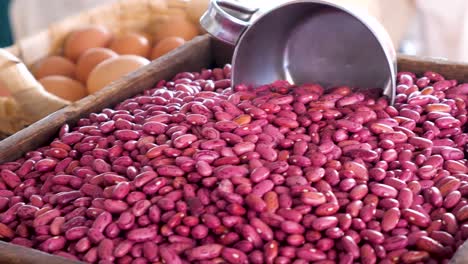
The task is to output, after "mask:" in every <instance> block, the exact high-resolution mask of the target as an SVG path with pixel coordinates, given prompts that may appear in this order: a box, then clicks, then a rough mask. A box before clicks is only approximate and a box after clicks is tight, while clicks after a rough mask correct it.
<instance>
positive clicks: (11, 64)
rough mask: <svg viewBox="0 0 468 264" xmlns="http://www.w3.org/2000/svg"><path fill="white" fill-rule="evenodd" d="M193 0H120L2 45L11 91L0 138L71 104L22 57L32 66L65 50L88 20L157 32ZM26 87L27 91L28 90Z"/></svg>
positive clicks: (3, 71) (0, 110)
mask: <svg viewBox="0 0 468 264" xmlns="http://www.w3.org/2000/svg"><path fill="white" fill-rule="evenodd" d="M189 1H190V0H121V1H119V2H117V3H115V4H111V5H105V6H101V7H97V8H94V9H91V10H89V11H86V12H83V13H81V14H78V15H76V16H73V17H70V18H67V19H65V20H63V21H60V22H57V23H55V24H52V25H50V26H49V27H48V28H47V29H46V30H44V31H42V32H39V33H38V34H36V35H34V36H31V37H28V38H25V39H23V40H20V41H18V42H17V43H15V44H14V45H13V46H10V47H8V48H5V49H4V50H1V49H0V82H4V83H6V85H5V86H7V87H6V88H8V89H9V90H10V91H11V92H12V97H0V140H1V139H2V138H5V137H7V136H9V135H11V134H13V133H15V132H17V131H19V130H21V129H23V128H24V127H26V126H27V125H29V124H32V123H33V122H35V121H37V120H39V119H41V118H43V117H44V116H47V115H48V114H50V113H52V112H54V111H56V110H58V109H60V108H62V107H64V106H66V105H69V104H70V102H68V101H65V100H62V99H60V98H58V97H56V96H54V95H51V94H50V93H48V92H47V91H45V90H44V89H43V88H42V86H41V85H40V84H39V83H38V82H37V81H36V80H35V79H34V77H33V76H32V74H31V73H30V72H29V71H28V69H27V68H26V67H24V65H23V64H22V63H21V62H23V63H24V64H25V65H27V66H30V65H32V64H33V63H35V62H37V61H38V60H39V59H41V58H44V57H46V56H49V55H52V54H61V52H62V47H63V44H64V41H65V39H66V37H67V35H68V34H69V33H70V32H71V31H72V30H74V29H76V28H78V27H81V26H85V25H90V24H99V25H104V26H107V27H108V28H109V29H110V30H112V31H113V33H116V34H118V33H122V32H128V31H139V32H146V33H149V34H154V32H155V29H156V28H157V26H158V24H161V23H162V22H163V21H164V20H165V19H167V18H168V17H169V16H173V15H185V13H186V6H187V3H188V2H189ZM11 55H14V56H15V57H16V58H18V59H19V60H17V59H16V58H15V57H12V56H11ZM26 89H28V90H29V92H28V93H27V94H28V96H25V93H24V90H26ZM31 90H34V93H31ZM31 94H33V95H34V96H31Z"/></svg>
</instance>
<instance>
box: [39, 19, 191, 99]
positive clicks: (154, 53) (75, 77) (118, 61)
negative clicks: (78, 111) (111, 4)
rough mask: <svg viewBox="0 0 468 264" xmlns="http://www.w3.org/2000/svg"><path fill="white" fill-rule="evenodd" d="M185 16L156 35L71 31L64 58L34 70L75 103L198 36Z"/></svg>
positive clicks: (90, 28)
mask: <svg viewBox="0 0 468 264" xmlns="http://www.w3.org/2000/svg"><path fill="white" fill-rule="evenodd" d="M199 33H200V32H199V30H198V27H197V26H196V24H195V23H194V22H192V21H190V20H189V19H188V18H186V17H184V16H174V17H170V18H168V19H167V20H166V21H165V22H164V23H162V24H161V25H158V27H157V28H156V29H155V33H154V34H153V35H150V34H147V33H143V32H125V33H121V34H113V33H112V32H111V31H110V30H109V29H108V28H106V27H104V26H102V25H91V26H86V27H83V28H79V29H76V30H74V31H72V32H71V33H70V34H69V35H68V36H67V38H66V40H65V43H64V46H63V53H62V55H53V56H49V57H46V58H44V59H42V60H40V61H38V62H37V63H36V64H34V65H33V66H32V69H31V70H32V73H33V74H34V76H35V77H36V79H37V80H39V82H40V83H41V84H42V85H43V86H44V88H45V89H46V90H47V91H48V92H50V93H52V94H55V95H57V96H59V97H61V98H63V99H65V100H69V101H76V100H79V99H81V98H83V97H85V96H86V95H88V94H91V93H94V92H96V91H98V90H100V89H102V88H103V87H104V86H106V85H108V84H109V83H111V82H112V81H114V80H117V79H119V78H120V77H122V76H124V75H126V74H128V73H130V72H133V71H135V70H136V69H138V68H140V67H142V66H144V65H146V64H148V63H149V62H150V60H154V59H157V58H159V57H160V56H162V55H164V54H166V53H167V52H169V51H171V50H173V49H175V48H177V47H179V46H181V45H183V44H184V43H185V42H186V41H189V40H191V39H192V38H194V37H195V36H197V35H198V34H199Z"/></svg>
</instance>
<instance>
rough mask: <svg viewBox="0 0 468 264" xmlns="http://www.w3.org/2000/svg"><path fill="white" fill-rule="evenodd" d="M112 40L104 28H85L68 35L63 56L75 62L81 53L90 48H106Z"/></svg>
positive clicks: (109, 33)
mask: <svg viewBox="0 0 468 264" xmlns="http://www.w3.org/2000/svg"><path fill="white" fill-rule="evenodd" d="M111 38H112V34H111V32H110V31H109V30H108V29H107V28H106V27H104V26H87V27H83V28H80V29H77V30H75V31H73V32H72V33H70V35H69V36H68V37H67V39H66V41H65V46H64V52H65V56H66V57H67V58H69V59H71V60H73V61H76V60H77V59H78V58H79V57H80V55H81V54H83V52H85V51H86V50H88V49H90V48H98V47H106V46H107V45H109V42H110V40H111Z"/></svg>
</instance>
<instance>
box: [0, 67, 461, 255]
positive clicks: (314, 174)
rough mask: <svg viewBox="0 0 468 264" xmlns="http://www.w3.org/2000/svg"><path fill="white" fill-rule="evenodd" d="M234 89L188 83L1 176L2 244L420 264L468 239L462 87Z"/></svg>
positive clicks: (441, 83) (95, 118) (195, 78)
mask: <svg viewBox="0 0 468 264" xmlns="http://www.w3.org/2000/svg"><path fill="white" fill-rule="evenodd" d="M228 76H230V67H225V68H223V69H214V70H204V71H202V72H201V73H182V74H178V75H177V76H176V78H175V79H174V80H173V81H169V82H166V81H161V82H158V84H157V85H156V88H154V89H151V90H147V91H145V92H144V93H143V94H144V95H143V96H141V95H140V96H137V97H135V98H131V99H129V100H127V101H125V102H124V103H122V104H120V105H117V106H116V109H115V110H111V109H105V110H103V113H102V114H91V115H90V116H89V118H83V119H81V120H79V121H78V127H77V128H76V129H75V130H73V129H72V128H70V127H68V126H64V127H62V129H61V130H60V133H59V138H60V140H53V142H52V143H51V144H50V146H49V147H46V148H40V149H38V150H37V151H31V152H29V153H28V154H27V155H26V158H25V159H20V160H18V162H13V163H7V164H4V165H0V166H1V170H0V174H1V175H0V176H1V177H0V179H1V180H0V189H3V190H0V196H2V199H0V208H1V209H0V210H2V211H4V212H3V213H2V214H1V215H0V220H1V222H2V223H5V224H6V225H5V224H3V226H2V225H0V235H1V236H2V237H5V238H8V239H9V240H12V241H14V242H17V243H19V244H21V243H23V244H25V245H29V246H33V245H34V246H35V247H36V248H37V247H38V248H39V249H43V250H51V249H50V247H49V245H50V244H52V246H54V245H55V244H54V243H56V242H47V241H55V240H50V239H52V238H53V237H51V235H62V234H63V235H64V237H63V239H64V241H65V242H64V245H63V246H61V248H58V249H57V250H54V252H53V253H55V254H59V255H60V254H62V255H63V254H67V253H66V252H65V245H66V246H67V247H68V241H71V244H70V248H71V250H70V255H64V256H68V257H72V256H73V257H74V255H76V256H77V258H78V259H80V260H84V261H88V262H98V261H100V263H108V262H112V261H114V260H115V261H117V262H118V263H129V262H132V261H133V262H134V263H145V262H146V261H155V260H156V259H157V257H158V256H159V257H160V258H161V261H163V262H169V261H170V262H171V263H185V262H186V261H187V260H200V262H201V263H218V262H222V261H227V262H230V263H243V262H247V261H249V262H252V263H291V262H293V260H294V262H293V263H307V262H317V263H329V262H340V263H353V262H360V263H387V262H390V261H401V262H403V263H414V262H422V261H430V259H431V258H433V257H437V256H438V255H446V256H451V255H452V254H453V250H454V249H456V248H457V247H458V246H459V245H461V242H462V240H463V239H464V238H466V237H468V235H465V233H466V234H468V232H464V230H465V229H466V228H464V226H465V224H464V221H465V220H467V219H468V216H467V215H468V209H467V208H468V207H467V206H468V205H467V204H468V202H467V200H466V199H465V198H464V195H465V194H468V184H466V183H465V182H466V181H467V180H468V179H467V178H468V177H466V175H464V174H465V173H466V172H467V170H466V166H465V165H466V160H464V158H465V155H464V150H465V149H463V148H464V145H465V143H466V139H467V137H466V135H465V134H464V131H463V129H462V126H463V125H464V123H465V121H466V120H465V119H466V118H465V117H464V116H465V115H466V113H465V112H466V104H465V102H464V100H466V98H464V97H460V96H459V95H458V94H464V88H463V87H464V86H462V87H460V86H457V87H454V85H456V83H454V82H452V81H450V80H447V81H445V80H443V77H442V76H440V75H439V74H436V73H426V76H425V77H422V78H419V79H417V78H416V76H415V75H413V74H411V73H403V74H402V73H400V74H399V75H398V81H399V85H398V88H397V90H398V91H397V92H398V93H399V94H398V95H397V99H396V101H397V103H396V104H395V106H394V107H390V106H388V103H387V101H386V100H385V99H383V98H381V99H377V100H374V99H370V98H366V96H365V95H364V94H361V93H353V92H352V91H351V89H350V88H349V87H345V86H343V87H339V88H336V89H334V90H333V91H332V92H331V93H328V94H324V89H323V88H322V87H320V86H319V85H302V86H298V87H293V86H291V85H289V84H288V83H287V82H285V81H277V82H275V83H273V84H271V85H265V86H261V87H258V88H256V90H255V91H254V90H253V89H252V90H251V87H248V86H245V85H240V86H237V87H234V88H227V87H229V85H230V81H229V80H226V79H224V78H225V77H228ZM203 78H214V79H213V80H206V79H203ZM431 82H435V83H431ZM415 83H416V85H415ZM429 85H432V86H429ZM224 88H226V89H224ZM293 88H294V89H293ZM221 89H224V90H223V91H222V90H221ZM465 90H466V89H465ZM455 97H458V98H456V99H455ZM70 130H72V132H70ZM110 142H112V143H114V146H110V144H109V143H110ZM36 185H37V186H41V187H40V188H39V187H35V186H36ZM8 207H9V209H7V208H8ZM39 208H42V209H39ZM6 209H7V210H6ZM5 210H6V211H5ZM54 210H55V211H54ZM345 212H346V213H345ZM353 217H354V219H353ZM109 219H110V221H109ZM30 225H32V226H33V227H34V228H33V229H31V230H28V228H27V227H28V226H30ZM306 228H307V231H306ZM13 230H16V233H15V232H14V231H13ZM423 230H424V231H423ZM467 230H468V229H467ZM157 231H158V232H159V233H160V234H159V235H158V232H157ZM457 231H460V232H458V233H457ZM239 234H240V235H239ZM16 236H23V237H26V238H28V236H32V237H33V240H28V239H26V240H27V241H23V240H19V239H22V238H23V237H16ZM187 237H189V238H187ZM124 238H127V240H123V239H124ZM130 239H135V240H134V242H132V241H130ZM192 239H197V245H196V246H197V249H199V248H200V247H202V249H203V247H204V246H207V245H213V244H214V243H220V244H219V245H218V244H214V245H217V246H218V248H219V250H216V251H217V252H216V254H213V256H212V257H210V258H208V257H206V258H205V257H203V256H202V259H197V257H198V255H197V254H195V258H193V257H192V256H191V254H192V253H193V251H194V249H193V247H194V246H195V245H194V241H193V240H192ZM240 239H245V240H240ZM273 239H274V240H273ZM150 240H151V241H150ZM73 241H74V242H73ZM125 241H127V243H124V242H125ZM361 241H363V242H364V243H361ZM367 241H368V242H367ZM46 242H47V243H46ZM264 242H266V243H264ZM134 243H135V245H134ZM176 243H177V244H176ZM312 243H313V244H312ZM335 243H336V246H335ZM353 243H354V244H353ZM366 243H369V244H366ZM111 244H112V245H111ZM36 245H37V246H36ZM114 245H115V248H114V249H112V250H107V249H108V248H112V247H114ZM121 245H122V246H121ZM221 245H225V246H221ZM358 245H359V246H358ZM407 245H410V246H411V248H409V249H405V247H406V246H407ZM58 246H60V243H59V245H58ZM46 247H49V248H48V249H46ZM426 248H429V249H426ZM52 249H54V248H53V247H52ZM67 249H68V248H67ZM261 249H263V251H264V252H262V251H261ZM416 250H418V251H416ZM419 250H421V251H419ZM156 251H159V252H156ZM184 251H187V253H185V254H184V253H183V252H184ZM202 251H203V252H200V254H201V255H203V254H205V251H204V250H202ZM208 251H209V250H208ZM109 252H111V253H110V254H109ZM195 252H196V251H195ZM428 252H429V253H428ZM127 254H128V255H127ZM158 254H159V255H158ZM223 259H224V260H223Z"/></svg>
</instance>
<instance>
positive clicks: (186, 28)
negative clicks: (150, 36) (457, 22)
mask: <svg viewBox="0 0 468 264" xmlns="http://www.w3.org/2000/svg"><path fill="white" fill-rule="evenodd" d="M155 31H156V33H155V35H154V39H155V40H156V41H160V40H162V39H165V38H168V37H181V38H183V39H184V40H185V41H189V40H191V39H193V38H194V37H196V36H197V35H198V34H199V32H198V29H197V27H196V26H195V25H194V24H192V23H191V22H190V21H189V20H188V19H187V18H186V17H185V16H172V17H169V18H168V19H166V20H165V21H164V22H163V23H161V24H160V25H158V26H157V27H156V28H155Z"/></svg>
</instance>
